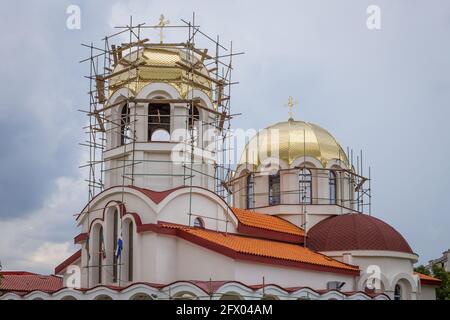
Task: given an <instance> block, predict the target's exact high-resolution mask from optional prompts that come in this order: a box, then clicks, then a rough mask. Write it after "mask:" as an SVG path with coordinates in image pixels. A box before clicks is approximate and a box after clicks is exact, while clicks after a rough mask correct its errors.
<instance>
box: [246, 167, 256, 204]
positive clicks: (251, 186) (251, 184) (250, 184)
mask: <svg viewBox="0 0 450 320" xmlns="http://www.w3.org/2000/svg"><path fill="white" fill-rule="evenodd" d="M246 188H247V209H253V208H254V207H255V180H254V177H253V174H251V173H250V174H249V175H248V176H247V185H246Z"/></svg>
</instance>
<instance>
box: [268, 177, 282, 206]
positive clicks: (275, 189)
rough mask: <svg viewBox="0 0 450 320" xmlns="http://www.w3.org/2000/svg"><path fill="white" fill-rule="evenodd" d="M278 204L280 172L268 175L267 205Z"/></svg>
mask: <svg viewBox="0 0 450 320" xmlns="http://www.w3.org/2000/svg"><path fill="white" fill-rule="evenodd" d="M278 204H280V172H277V173H275V174H271V175H270V176H269V206H275V205H278Z"/></svg>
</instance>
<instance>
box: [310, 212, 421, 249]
mask: <svg viewBox="0 0 450 320" xmlns="http://www.w3.org/2000/svg"><path fill="white" fill-rule="evenodd" d="M307 237H308V239H307V244H308V247H310V248H311V249H312V250H315V251H344V250H382V251H398V252H405V253H413V251H412V250H411V247H410V246H409V244H408V242H406V240H405V238H403V236H402V235H401V234H400V233H399V232H398V231H397V230H395V229H394V228H393V227H391V226H390V225H388V224H387V223H385V222H383V221H381V220H380V219H377V218H374V217H371V216H369V215H366V214H362V213H351V214H344V215H340V216H333V217H330V218H327V219H325V220H322V221H320V222H319V223H317V224H316V225H314V226H313V227H312V228H311V230H309V232H308V235H307Z"/></svg>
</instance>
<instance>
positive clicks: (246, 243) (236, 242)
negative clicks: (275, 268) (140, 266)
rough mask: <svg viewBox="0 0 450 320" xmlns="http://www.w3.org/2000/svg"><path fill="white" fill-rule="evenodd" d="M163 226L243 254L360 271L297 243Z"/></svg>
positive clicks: (178, 226)
mask: <svg viewBox="0 0 450 320" xmlns="http://www.w3.org/2000/svg"><path fill="white" fill-rule="evenodd" d="M161 226H162V227H165V228H173V229H178V230H182V231H184V232H186V233H188V234H190V235H193V236H195V237H198V238H200V239H203V240H206V241H208V242H210V243H213V244H215V245H219V246H221V247H224V248H226V249H230V250H232V251H234V252H237V253H241V254H246V255H253V256H260V257H266V258H273V259H278V260H286V261H292V262H300V263H306V264H311V265H316V266H322V267H330V268H337V269H343V270H347V271H355V272H357V271H359V269H358V267H356V266H351V265H348V264H345V263H342V262H339V261H337V260H334V259H332V258H330V257H327V256H325V255H322V254H319V253H316V252H314V251H311V250H310V249H308V248H305V247H302V246H300V245H296V244H291V243H285V242H278V241H271V240H263V239H256V238H250V237H245V236H238V235H234V234H225V233H222V232H216V231H211V230H205V229H200V228H191V227H187V226H180V225H173V224H168V223H163V224H161Z"/></svg>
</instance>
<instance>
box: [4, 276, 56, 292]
mask: <svg viewBox="0 0 450 320" xmlns="http://www.w3.org/2000/svg"><path fill="white" fill-rule="evenodd" d="M1 274H2V275H3V279H2V280H1V282H0V292H16V293H17V294H26V293H28V292H31V291H34V290H40V291H43V292H55V291H57V290H59V289H61V288H62V287H63V280H62V278H60V277H57V276H53V275H50V276H44V275H39V274H35V273H31V272H24V271H4V272H1Z"/></svg>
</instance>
